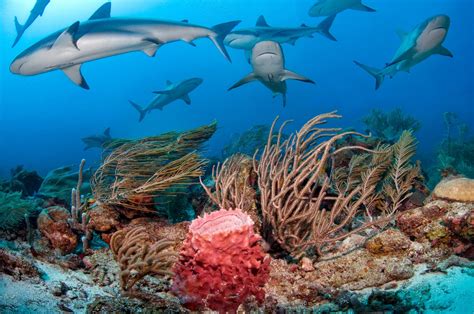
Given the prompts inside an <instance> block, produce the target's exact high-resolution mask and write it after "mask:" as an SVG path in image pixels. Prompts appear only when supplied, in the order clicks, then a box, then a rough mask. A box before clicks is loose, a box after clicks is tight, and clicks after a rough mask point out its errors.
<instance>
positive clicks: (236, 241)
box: [172, 209, 270, 312]
mask: <svg viewBox="0 0 474 314" xmlns="http://www.w3.org/2000/svg"><path fill="white" fill-rule="evenodd" d="M260 239H261V237H260V236H259V235H257V234H255V233H254V231H253V221H252V219H251V218H250V217H249V216H248V215H247V214H245V213H243V212H242V211H241V210H240V209H236V210H224V209H221V210H220V211H217V212H213V213H211V214H209V215H206V214H205V215H204V217H202V218H197V219H195V220H194V221H193V222H192V223H191V225H190V227H189V232H188V236H187V238H186V240H185V242H184V246H183V248H182V250H181V253H180V257H179V260H178V262H177V263H176V264H175V267H174V273H175V278H174V283H173V287H172V291H173V292H174V293H175V294H176V295H178V296H179V297H180V298H181V301H182V302H183V303H184V304H185V306H186V307H188V308H189V309H191V310H199V309H203V308H204V307H207V308H210V309H212V310H216V311H219V312H235V311H236V310H237V308H238V307H239V305H240V304H242V303H243V302H245V301H246V300H247V299H248V298H249V297H251V296H254V297H255V299H256V301H257V302H259V303H260V304H261V303H262V302H263V300H264V298H265V291H264V290H263V286H264V285H265V283H266V282H267V280H268V276H269V263H270V259H269V258H268V257H266V255H265V253H264V252H263V250H262V248H261V246H260V243H259V242H260Z"/></svg>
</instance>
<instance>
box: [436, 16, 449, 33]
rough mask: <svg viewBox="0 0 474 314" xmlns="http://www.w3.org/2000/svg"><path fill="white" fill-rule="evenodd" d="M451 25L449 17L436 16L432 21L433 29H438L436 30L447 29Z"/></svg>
mask: <svg viewBox="0 0 474 314" xmlns="http://www.w3.org/2000/svg"><path fill="white" fill-rule="evenodd" d="M450 24H451V20H450V18H449V16H447V15H444V14H442V15H438V16H437V17H435V19H434V21H433V25H434V28H435V29H438V28H443V29H446V30H447V29H448V28H449V26H450Z"/></svg>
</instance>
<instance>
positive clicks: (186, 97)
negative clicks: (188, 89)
mask: <svg viewBox="0 0 474 314" xmlns="http://www.w3.org/2000/svg"><path fill="white" fill-rule="evenodd" d="M181 99H182V100H183V101H184V102H185V103H186V105H190V104H191V98H189V95H188V94H186V95H184V96H183V97H181Z"/></svg>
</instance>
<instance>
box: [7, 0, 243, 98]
mask: <svg viewBox="0 0 474 314" xmlns="http://www.w3.org/2000/svg"><path fill="white" fill-rule="evenodd" d="M110 9H111V4H110V2H108V3H105V4H104V5H103V6H102V7H100V8H99V9H98V10H97V11H96V12H95V13H94V14H93V15H92V16H91V18H90V19H89V20H88V21H86V22H82V23H80V22H79V21H77V22H75V23H73V24H72V25H71V26H69V27H68V28H67V29H65V30H61V31H59V32H56V33H54V34H52V35H50V36H48V37H46V38H44V39H42V40H40V41H39V42H37V43H36V44H34V45H33V46H31V47H30V48H28V49H26V50H25V51H24V52H22V53H21V54H20V55H19V56H18V57H16V58H15V60H13V62H12V64H11V65H10V71H11V72H12V73H15V74H20V75H36V74H41V73H45V72H49V71H54V70H62V71H63V72H64V73H65V74H66V75H67V76H68V77H69V78H70V79H71V80H72V81H73V82H74V83H76V84H77V85H79V86H81V87H82V88H85V89H89V85H88V84H87V83H86V80H85V79H84V77H83V76H82V73H81V65H82V64H83V63H86V62H89V61H93V60H97V59H101V58H106V57H110V56H115V55H119V54H123V53H127V52H132V51H143V52H145V53H146V54H147V55H148V56H154V55H155V53H156V50H157V49H158V48H159V47H161V46H163V45H164V44H167V43H171V42H175V41H179V40H182V41H185V42H187V43H189V44H191V45H193V46H194V42H193V41H194V40H196V39H198V38H204V37H206V38H209V39H210V40H211V41H212V42H213V43H214V44H215V45H216V47H217V48H218V49H219V50H220V52H221V53H222V54H223V55H224V56H225V57H226V58H227V59H228V60H229V61H230V58H229V55H228V53H227V51H226V49H225V47H224V42H223V41H224V38H225V36H226V35H227V34H228V33H229V32H230V31H232V29H233V28H234V27H235V26H236V25H237V24H238V23H240V21H232V22H228V23H223V24H219V25H216V26H214V27H213V28H207V27H203V26H198V25H193V24H189V23H186V22H173V21H164V20H145V19H124V18H117V19H113V18H110Z"/></svg>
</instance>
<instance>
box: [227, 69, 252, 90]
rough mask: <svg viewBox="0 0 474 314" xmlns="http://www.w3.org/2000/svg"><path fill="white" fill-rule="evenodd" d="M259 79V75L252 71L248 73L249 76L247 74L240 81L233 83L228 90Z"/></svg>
mask: <svg viewBox="0 0 474 314" xmlns="http://www.w3.org/2000/svg"><path fill="white" fill-rule="evenodd" d="M255 80H257V76H256V75H255V73H253V72H252V73H250V74H248V75H247V76H245V77H244V78H243V79H241V80H240V81H238V82H237V83H235V84H234V85H232V86H231V87H230V88H229V89H228V91H230V90H232V89H234V88H237V87H240V86H242V85H244V84H247V83H250V82H252V81H255Z"/></svg>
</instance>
